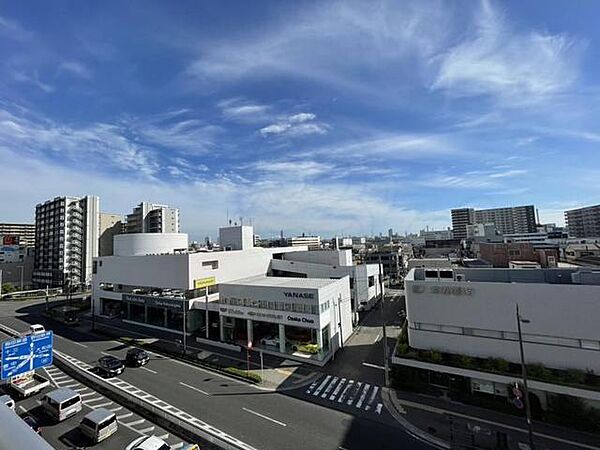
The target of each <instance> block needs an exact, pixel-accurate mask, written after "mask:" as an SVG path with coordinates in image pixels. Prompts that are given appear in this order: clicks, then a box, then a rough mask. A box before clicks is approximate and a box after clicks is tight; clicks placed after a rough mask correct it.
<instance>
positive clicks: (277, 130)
mask: <svg viewBox="0 0 600 450" xmlns="http://www.w3.org/2000/svg"><path fill="white" fill-rule="evenodd" d="M316 118H317V116H316V115H315V114H313V113H299V114H294V115H291V116H288V117H286V118H285V119H281V120H280V121H279V122H278V123H274V124H271V125H267V126H266V127H263V128H261V129H260V130H258V132H259V133H260V134H262V135H263V136H269V135H283V134H285V135H286V136H307V135H310V134H326V133H327V132H328V131H329V128H330V127H329V125H327V124H326V123H323V122H313V120H314V119H316ZM307 122H308V123H307Z"/></svg>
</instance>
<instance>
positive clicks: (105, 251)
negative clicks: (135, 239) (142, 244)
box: [98, 213, 123, 256]
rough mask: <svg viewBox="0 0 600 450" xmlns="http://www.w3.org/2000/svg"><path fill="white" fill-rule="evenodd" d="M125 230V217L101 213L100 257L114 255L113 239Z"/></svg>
mask: <svg viewBox="0 0 600 450" xmlns="http://www.w3.org/2000/svg"><path fill="white" fill-rule="evenodd" d="M122 230H123V216H122V215H120V214H110V213H100V232H99V233H98V235H99V236H100V242H99V244H98V256H111V255H112V254H113V249H114V245H113V238H114V237H115V236H116V235H117V234H121V233H122Z"/></svg>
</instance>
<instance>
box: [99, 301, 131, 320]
mask: <svg viewBox="0 0 600 450" xmlns="http://www.w3.org/2000/svg"><path fill="white" fill-rule="evenodd" d="M100 301H101V302H102V312H101V314H102V315H103V316H106V317H110V318H111V319H112V318H113V317H120V316H121V309H122V307H123V306H126V305H124V304H123V302H121V301H120V300H112V299H109V298H101V299H100Z"/></svg>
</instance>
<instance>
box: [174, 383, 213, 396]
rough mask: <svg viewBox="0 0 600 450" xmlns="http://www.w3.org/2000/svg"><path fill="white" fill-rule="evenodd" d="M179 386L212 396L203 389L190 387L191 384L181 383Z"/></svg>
mask: <svg viewBox="0 0 600 450" xmlns="http://www.w3.org/2000/svg"><path fill="white" fill-rule="evenodd" d="M179 384H181V385H182V386H185V387H186V388H189V389H192V390H194V391H196V392H200V393H201V394H204V395H210V394H209V393H208V392H206V391H203V390H202V389H198V388H197V387H194V386H190V385H189V384H186V383H183V382H181V381H180V382H179Z"/></svg>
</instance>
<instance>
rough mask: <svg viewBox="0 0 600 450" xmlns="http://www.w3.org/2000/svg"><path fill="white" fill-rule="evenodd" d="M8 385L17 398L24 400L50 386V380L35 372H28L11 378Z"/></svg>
mask: <svg viewBox="0 0 600 450" xmlns="http://www.w3.org/2000/svg"><path fill="white" fill-rule="evenodd" d="M8 385H9V386H10V388H11V389H12V390H14V391H15V392H16V393H17V394H18V395H19V397H21V398H25V397H29V396H30V395H34V394H37V393H38V392H40V391H42V390H43V389H45V388H47V387H48V386H50V380H48V379H47V378H45V377H43V376H42V375H40V374H38V373H36V372H35V371H30V372H26V373H24V374H21V375H18V376H15V377H12V378H11V379H10V381H9V383H8Z"/></svg>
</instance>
